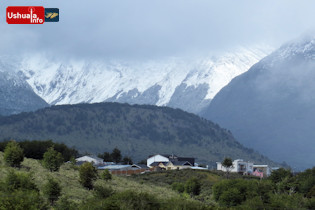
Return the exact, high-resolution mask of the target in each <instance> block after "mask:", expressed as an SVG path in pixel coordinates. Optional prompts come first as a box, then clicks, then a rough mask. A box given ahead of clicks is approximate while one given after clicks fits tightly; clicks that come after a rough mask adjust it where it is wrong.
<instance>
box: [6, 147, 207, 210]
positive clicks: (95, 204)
mask: <svg viewBox="0 0 315 210" xmlns="http://www.w3.org/2000/svg"><path fill="white" fill-rule="evenodd" d="M81 167H82V166H81ZM81 167H80V169H79V168H78V167H76V166H73V165H72V164H71V163H65V164H63V165H62V166H61V168H60V170H59V171H57V172H50V171H49V170H47V169H45V168H44V167H43V166H42V165H41V163H40V160H34V159H28V158H25V159H24V161H23V162H22V164H21V167H20V168H19V169H18V168H11V167H9V166H7V165H5V164H4V160H3V153H1V152H0V209H23V210H24V209H123V210H127V209H128V210H132V209H170V210H171V209H208V207H207V206H206V205H205V204H203V203H202V202H199V201H196V200H194V199H192V198H190V197H188V198H185V197H182V196H181V195H180V194H178V193H176V192H174V191H172V190H171V189H170V188H168V187H161V186H156V185H154V184H143V183H138V182H137V181H133V180H128V179H126V178H125V177H117V176H113V177H112V179H111V180H107V181H105V180H102V179H101V178H99V177H100V174H101V172H97V173H96V174H95V175H96V176H95V180H94V181H93V180H92V183H93V189H91V188H89V189H88V188H86V187H84V186H82V185H81V183H80V171H81Z"/></svg>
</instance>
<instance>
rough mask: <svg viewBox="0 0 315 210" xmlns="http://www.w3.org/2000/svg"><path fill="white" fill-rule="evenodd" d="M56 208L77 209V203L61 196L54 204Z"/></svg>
mask: <svg viewBox="0 0 315 210" xmlns="http://www.w3.org/2000/svg"><path fill="white" fill-rule="evenodd" d="M55 209H56V210H77V209H78V205H77V204H76V203H74V202H73V201H70V200H69V198H68V197H66V196H63V197H61V198H60V199H59V200H58V201H57V202H56V205H55Z"/></svg>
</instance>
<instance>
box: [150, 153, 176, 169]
mask: <svg viewBox="0 0 315 210" xmlns="http://www.w3.org/2000/svg"><path fill="white" fill-rule="evenodd" d="M169 161H170V159H169V158H168V157H167V155H165V156H164V155H160V154H158V155H152V156H151V157H149V158H148V159H147V166H148V167H150V165H151V164H152V163H154V162H169Z"/></svg>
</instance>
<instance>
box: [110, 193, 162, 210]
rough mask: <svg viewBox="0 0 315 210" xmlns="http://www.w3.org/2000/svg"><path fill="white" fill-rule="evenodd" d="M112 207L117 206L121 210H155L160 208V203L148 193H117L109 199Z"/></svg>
mask: <svg viewBox="0 0 315 210" xmlns="http://www.w3.org/2000/svg"><path fill="white" fill-rule="evenodd" d="M107 202H109V203H111V204H112V205H114V206H115V205H117V206H119V207H120V209H126V210H129V209H146V210H155V209H159V208H160V203H159V201H158V200H157V199H156V198H155V197H154V196H152V195H149V194H147V193H136V192H133V191H129V190H128V191H125V192H121V193H117V194H115V195H113V196H111V197H109V198H108V199H107Z"/></svg>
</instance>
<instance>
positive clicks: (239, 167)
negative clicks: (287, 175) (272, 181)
mask: <svg viewBox="0 0 315 210" xmlns="http://www.w3.org/2000/svg"><path fill="white" fill-rule="evenodd" d="M275 169H277V168H270V167H269V166H268V165H255V164H254V163H253V162H250V161H244V160H242V159H237V160H234V161H233V165H232V167H231V168H229V169H227V168H226V167H224V166H222V163H220V162H217V170H218V171H227V170H229V171H230V172H234V173H239V174H243V175H253V176H259V177H261V178H263V177H268V176H269V175H270V174H271V171H272V170H275Z"/></svg>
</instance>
